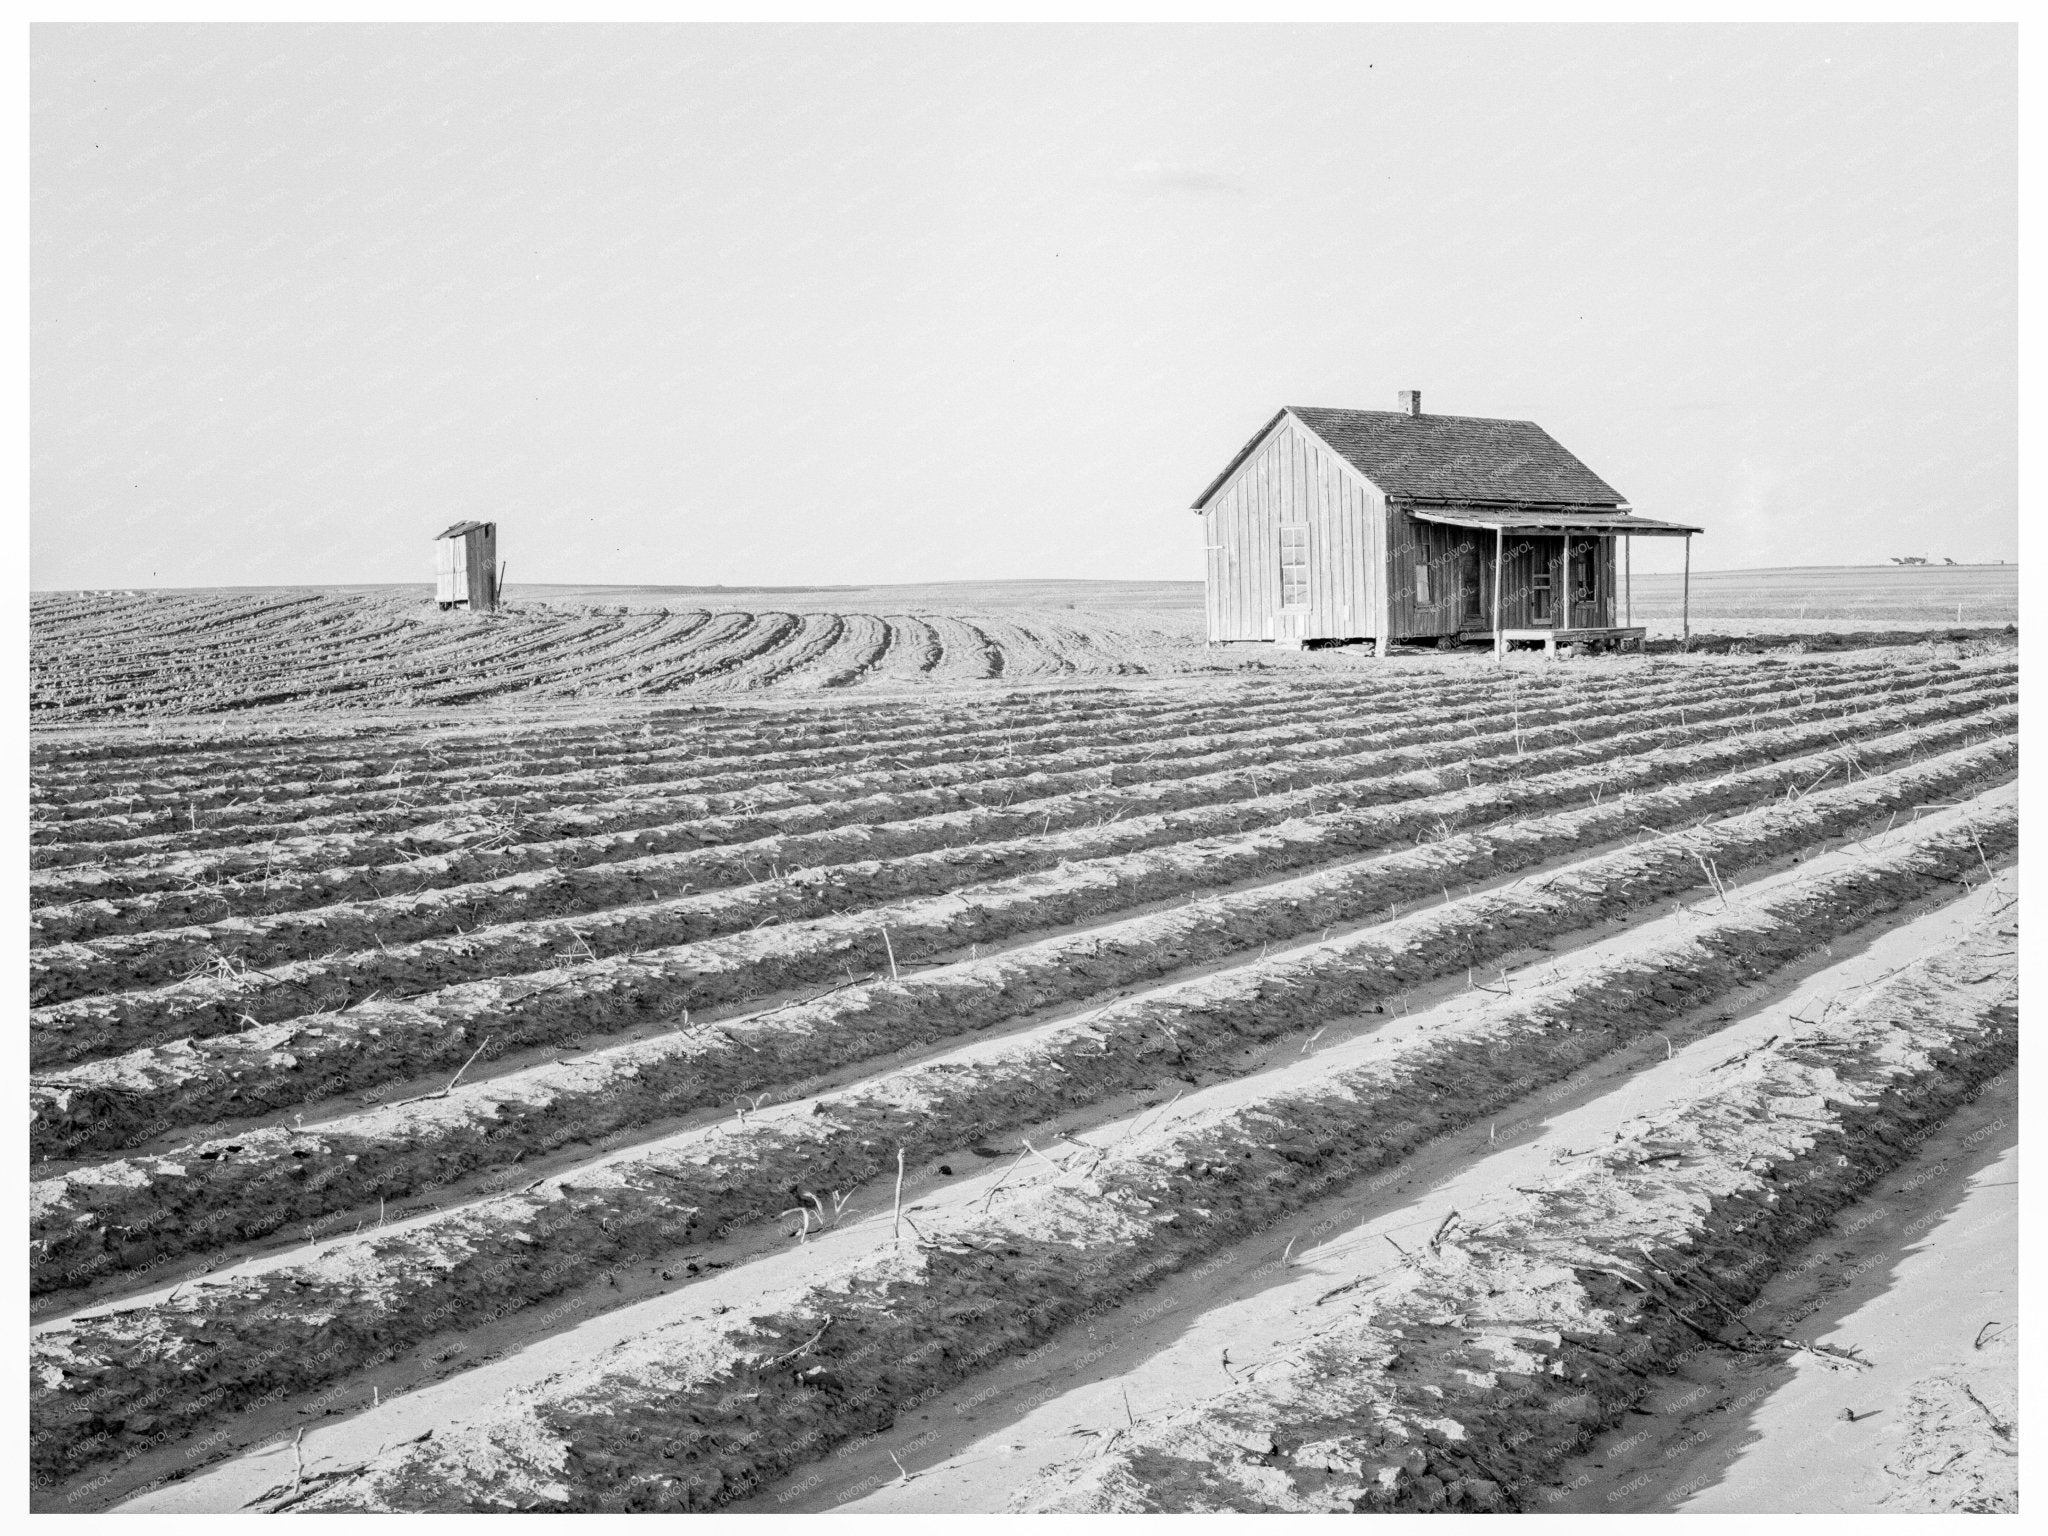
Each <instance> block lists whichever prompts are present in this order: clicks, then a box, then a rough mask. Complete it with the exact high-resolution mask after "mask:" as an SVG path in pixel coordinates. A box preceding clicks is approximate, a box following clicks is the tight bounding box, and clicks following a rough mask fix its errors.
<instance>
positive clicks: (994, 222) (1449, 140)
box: [31, 26, 2017, 588]
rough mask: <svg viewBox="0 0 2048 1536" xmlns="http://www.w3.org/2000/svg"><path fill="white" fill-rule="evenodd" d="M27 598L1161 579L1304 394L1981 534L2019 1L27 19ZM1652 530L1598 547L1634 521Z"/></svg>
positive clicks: (1306, 399)
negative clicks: (61, 592)
mask: <svg viewBox="0 0 2048 1536" xmlns="http://www.w3.org/2000/svg"><path fill="white" fill-rule="evenodd" d="M32 57H33V72H34V81H33V129H32V131H33V143H32V163H33V172H32V175H33V187H32V195H33V220H34V223H33V231H32V262H33V266H32V283H33V298H32V312H31V319H32V335H33V344H34V354H33V365H32V381H33V397H32V398H33V432H32V465H33V476H34V479H33V525H32V528H33V531H32V542H33V558H34V568H33V573H32V580H33V585H35V586H36V587H39V588H53V587H76V586H108V585H164V586H182V585H198V584H212V583H223V584H228V583H232V584H242V583H273V582H275V583H285V582H307V583H320V582H359V581H386V580H398V581H407V580H425V579H429V578H430V577H431V574H432V548H431V543H430V541H431V539H432V536H433V535H434V534H435V533H436V532H438V531H439V529H440V528H441V526H442V525H444V524H446V523H448V522H451V521H453V520H455V519H457V518H462V517H483V518H495V519H497V520H498V521H499V522H500V524H501V528H500V536H499V537H500V543H499V548H500V551H501V553H502V554H503V555H504V557H505V558H506V560H507V561H508V562H509V567H510V569H509V576H510V579H511V580H512V582H513V583H515V584H517V583H520V582H524V581H579V582H675V583H726V584H756V583H768V584H794V583H804V582H839V581H846V582H855V581H859V582H868V581H912V580H940V579H952V578H987V577H1003V576H1091V577H1186V578H1199V576H1200V575H1201V571H1202V562H1201V556H1200V543H1201V540H1200V536H1199V533H1198V530H1197V527H1196V522H1195V519H1194V518H1193V516H1192V515H1191V514H1189V513H1188V512H1187V510H1186V508H1187V505H1188V503H1189V502H1190V501H1191V500H1192V499H1193V498H1194V496H1195V494H1196V493H1197V492H1199V491H1200V490H1201V489H1202V487H1203V486H1204V485H1205V484H1206V483H1207V482H1208V480H1209V479H1210V477H1211V476H1212V475H1213V474H1214V473H1215V472H1216V471H1217V470H1218V469H1219V468H1221V467H1222V465H1223V464H1224V463H1225V462H1227V461H1228V459H1229V458H1230V456H1231V455H1232V454H1233V453H1235V451H1236V450H1237V449H1238V447H1239V446H1240V445H1241V444H1242V443H1243V441H1244V440H1245V438H1247V437H1248V436H1249V435H1250V434H1251V433H1252V432H1253V431H1254V430H1255V429H1256V428H1257V427H1258V426H1259V425H1260V424H1261V423H1262V422H1263V421H1264V420H1265V419H1266V417H1267V416H1269V415H1270V414H1271V413H1272V412H1273V411H1274V410H1275V409H1277V408H1278V407H1279V406H1281V405H1285V404H1297V405H1337V406H1361V407H1368V408H1378V409H1390V408H1391V407H1392V405H1393V400H1394V392H1395V391H1396V390H1397V389H1402V388H1408V387H1414V388H1419V389H1421V390H1422V391H1423V402H1424V408H1425V409H1427V410H1432V411H1443V412H1447V413H1453V414H1462V415H1475V416H1514V417H1530V418H1533V419H1535V420H1537V421H1540V422H1542V423H1543V424H1544V426H1546V427H1547V428H1548V429H1549V430H1550V431H1551V432H1552V433H1553V434H1554V435H1555V436H1557V437H1558V438H1559V439H1561V440H1562V441H1563V442H1564V443H1565V444H1566V446H1568V447H1569V448H1571V449H1572V450H1573V451H1574V452H1575V453H1577V454H1578V455H1579V456H1580V457H1581V458H1583V459H1585V460H1586V461H1587V462H1588V463H1589V464H1591V465H1592V466H1593V467H1594V468H1595V469H1596V470H1597V471H1598V472H1599V473H1600V474H1601V475H1602V476H1603V477H1605V478H1606V479H1607V480H1608V481H1609V482H1610V483H1612V484H1613V485H1615V486H1616V487H1617V488H1619V489H1620V490H1621V491H1622V493H1623V494H1624V495H1627V496H1628V497H1630V498H1631V500H1632V501H1633V502H1634V503H1635V505H1636V507H1637V509H1638V510H1639V511H1642V512H1644V513H1647V514H1649V515H1651V516H1661V517H1672V518H1679V519H1685V520H1690V521H1695V522H1698V523H1701V524H1704V525H1705V526H1706V527H1707V529H1708V535H1707V537H1706V539H1705V540H1704V541H1701V542H1699V543H1698V544H1697V546H1696V556H1697V561H1696V563H1697V564H1698V565H1700V566H1702V567H1733V566H1761V565H1782V564H1811V563H1827V562H1832V561H1837V560H1841V559H1852V560H1860V561H1869V560H1875V559H1880V558H1882V557H1883V556H1886V555H1891V554H1928V555H1934V556H1940V555H1949V556H1952V557H1954V558H1956V559H1958V560H1988V559H1995V558H2000V557H2003V558H2007V559H2011V558H2014V557H2015V556H2016V553H2017V545H2016V537H2017V529H2016V516H2017V511H2016V508H2017V492H2016V474H2017V469H2016V437H2017V407H2016V387H2017V384H2016V364H2017V351H2016V343H2015V337H2014V325H2015V314H2016V308H2015V306H2016V296H2015V288H2016V256H2015V239H2016V223H2015V211H2014V202H2015V195H2016V174H2017V172H2016V115H2015V114H2016V89H2017V87H2016V64H2015V42H2014V32H2013V30H2012V29H2011V28H2007V27H1949V28H1940V27H1885V28H1850V29H1843V28H1829V27H1818V28H1817V27H1731V28H1711V29H1702V28H1635V29H1621V28H1568V27H1544V28H1532V29H1513V28H1480V27H1455V28H1449V27H1446V28H1435V27H1418V28H1381V27H1363V28H1351V29H1335V28H1307V27H1276V28H1203V27H1184V28H1158V27H1148V28H1096V29H1088V28H1068V27H1061V28H1035V29H1026V28H943V29H938V28H916V27H886V28H885V27H871V28H773V29H770V28H675V29H650V28H602V29H596V28H544V29H537V28H519V27H472V28H403V27H346V28H342V27H280V26H273V27H226V26H213V27H175V28H173V27H115V26H97V27H52V26H44V27H39V28H37V29H36V30H35V32H34V34H33V42H32ZM1675 555H1676V550H1675V547H1666V548H1664V549H1660V548H1659V546H1658V544H1657V542H1656V541H1645V543H1644V544H1643V545H1642V546H1641V548H1640V549H1639V551H1638V568H1639V569H1647V568H1655V567H1657V566H1660V565H1663V564H1665V563H1666V562H1667V561H1668V560H1669V559H1671V558H1675Z"/></svg>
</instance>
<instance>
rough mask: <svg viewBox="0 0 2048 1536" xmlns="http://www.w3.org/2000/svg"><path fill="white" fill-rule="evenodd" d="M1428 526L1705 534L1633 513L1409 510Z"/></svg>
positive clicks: (1659, 535) (1662, 535)
mask: <svg viewBox="0 0 2048 1536" xmlns="http://www.w3.org/2000/svg"><path fill="white" fill-rule="evenodd" d="M1408 510H1409V511H1410V512H1412V513H1413V514H1414V515H1415V516H1416V517H1418V518H1420V519H1421V520H1422V521H1423V522H1425V523H1448V524H1449V525H1450V526H1452V527H1454V528H1493V529H1500V530H1503V531H1507V532H1522V533H1612V534H1620V535H1622V536H1623V537H1646V538H1683V537H1684V536H1685V535H1687V534H1689V533H1704V532H1706V530H1705V529H1704V528H1695V527H1693V526H1691V525H1690V524H1688V523H1666V522H1660V521H1658V520H1657V519H1656V518H1654V517H1639V516H1637V515H1636V514H1635V513H1633V512H1612V511H1599V510H1587V511H1583V512H1578V511H1566V510H1563V509H1553V508H1547V507H1542V508H1539V507H1498V508H1483V507H1410V508H1409V509H1408Z"/></svg>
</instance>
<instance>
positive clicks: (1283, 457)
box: [1194, 390, 1701, 655]
mask: <svg viewBox="0 0 2048 1536" xmlns="http://www.w3.org/2000/svg"><path fill="white" fill-rule="evenodd" d="M1194 509H1195V511H1197V512H1199V513H1200V514H1201V515H1202V530H1203V540H1202V542H1203V544H1204V546H1205V547H1206V549H1207V552H1208V619H1209V638H1210V640H1212V641H1222V640H1270V641H1274V642H1276V643H1278V644H1281V645H1291V646H1301V645H1305V644H1307V643H1309V642H1311V641H1347V640H1372V641H1375V642H1376V643H1377V648H1378V650H1379V653H1380V654H1381V655H1385V654H1386V652H1387V648H1388V646H1389V645H1390V644H1391V643H1392V642H1394V641H1397V640H1399V641H1411V642H1412V641H1434V642H1436V643H1437V644H1439V645H1455V644H1458V643H1460V642H1461V641H1465V640H1483V641H1491V642H1492V644H1493V646H1494V649H1495V650H1496V652H1501V653H1505V651H1506V650H1507V648H1508V647H1509V646H1510V645H1512V644H1514V643H1516V642H1518V641H1536V642H1540V643H1541V644H1543V646H1544V647H1545V648H1546V649H1547V650H1550V651H1552V652H1554V651H1555V650H1556V648H1557V647H1558V646H1559V645H1561V644H1580V645H1586V646H1616V647H1618V646H1621V645H1625V644H1628V643H1630V642H1633V643H1635V644H1637V645H1640V644H1641V642H1642V638H1643V630H1642V628H1640V627H1638V626H1636V625H1635V624H1634V623H1633V622H1632V621H1633V605H1632V603H1631V601H1630V598H1631V595H1632V594H1631V593H1630V590H1629V588H1630V583H1629V579H1628V572H1629V563H1628V558H1627V549H1628V542H1629V540H1631V539H1634V538H1641V537H1645V536H1653V535H1654V536H1663V537H1681V538H1684V539H1685V540H1686V586H1687V608H1688V616H1689V610H1690V588H1691V571H1692V558H1691V555H1692V542H1691V536H1692V535H1693V534H1695V533H1698V532H1700V531H1701V530H1699V529H1698V528H1694V527H1689V526H1687V525H1685V524H1682V523H1666V522H1658V521H1655V520H1654V519H1651V518H1647V517H1639V516H1637V515H1636V514H1635V513H1634V512H1633V511H1631V510H1630V507H1629V504H1628V502H1627V501H1625V500H1624V499H1623V498H1622V496H1621V493H1620V492H1618V491H1616V490H1615V489H1614V487H1612V486H1611V485H1609V484H1607V482H1606V481H1604V480H1602V479H1601V478H1600V477H1599V476H1598V475H1596V474H1594V473H1593V471H1592V470H1590V469H1588V468H1587V467H1586V466H1585V465H1584V464H1582V463H1580V462H1579V460H1578V459H1576V458H1575V457H1573V456H1572V455H1571V454H1570V453H1568V452H1567V451H1566V450H1565V448H1564V446H1563V445H1562V444H1561V443H1559V442H1558V441H1557V440H1556V439H1555V438H1553V437H1552V436H1551V435H1550V434H1549V433H1548V432H1545V431H1544V430H1543V429H1542V428H1541V427H1539V426H1537V425H1536V423H1535V422H1533V421H1496V420H1493V419H1491V418H1488V417H1478V416H1425V415H1423V414H1422V395H1421V393H1420V392H1419V391H1416V390H1403V391H1401V395H1400V409H1399V410H1394V411H1344V410H1325V409H1320V408H1317V407H1313V406H1289V407H1286V408H1285V409H1283V410H1282V411H1281V412H1280V413H1279V414H1278V415H1276V416H1275V417H1274V418H1273V419H1272V420H1271V421H1269V422H1267V423H1266V424H1265V426H1263V427H1261V428H1260V429H1259V431H1258V434H1257V435H1256V436H1254V437H1253V438H1252V440H1251V441H1250V442H1248V443H1246V444H1245V445H1244V448H1243V450H1242V451H1241V452H1239V454H1238V455H1237V457H1236V458H1234V459H1232V460H1231V461H1230V463H1229V464H1228V465H1226V466H1225V467H1224V470H1223V473H1222V474H1220V475H1218V476H1217V477H1216V478H1215V480H1214V481H1212V482H1211V483H1210V485H1209V488H1208V489H1207V490H1205V491H1203V492H1202V494H1201V495H1200V496H1199V497H1197V498H1196V499H1195V506H1194ZM1617 543H1619V544H1620V545H1621V546H1622V549H1621V559H1620V562H1619V570H1617V559H1616V548H1615V546H1616V544H1617Z"/></svg>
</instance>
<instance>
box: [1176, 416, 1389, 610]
mask: <svg viewBox="0 0 2048 1536" xmlns="http://www.w3.org/2000/svg"><path fill="white" fill-rule="evenodd" d="M1380 508H1381V498H1380V497H1379V496H1378V494H1377V492H1375V491H1373V490H1372V488H1371V487H1370V486H1368V485H1367V484H1366V483H1365V482H1364V481H1363V480H1361V479H1360V477H1359V476H1358V473H1357V471H1355V470H1353V469H1352V468H1351V467H1350V466H1349V465H1348V464H1345V463H1344V462H1343V461H1342V460H1341V459H1339V458H1338V457H1337V455H1336V454H1334V453H1333V452H1331V450H1330V449H1329V448H1327V447H1325V446H1324V445H1323V443H1322V441H1321V440H1320V439H1318V438H1317V437H1315V435H1314V434H1312V433H1310V432H1307V431H1305V430H1304V429H1303V428H1302V427H1300V426H1299V425H1298V424H1297V423H1295V422H1293V421H1283V422H1281V423H1280V424H1279V425H1278V426H1276V427H1275V428H1274V429H1273V431H1272V432H1271V433H1269V434H1268V435H1267V437H1266V440H1265V441H1264V442H1263V443H1261V444H1260V445H1259V447H1258V448H1257V449H1256V450H1255V451H1254V452H1253V453H1252V454H1251V456H1250V457H1249V458H1247V459H1246V460H1245V462H1244V463H1243V464H1241V465H1239V466H1238V469H1237V473H1236V474H1234V475H1233V476H1231V478H1230V480H1229V481H1228V482H1226V483H1225V484H1224V485H1223V486H1222V488H1221V489H1219V490H1218V491H1217V492H1216V494H1215V495H1214V496H1213V497H1211V498H1210V500H1209V504H1208V506H1207V507H1206V508H1205V509H1204V511H1203V542H1204V544H1206V545H1209V546H1213V547H1211V548H1209V549H1208V550H1207V557H1208V561H1209V564H1208V592H1207V595H1206V604H1205V607H1206V612H1207V616H1208V625H1209V638H1210V639H1211V640H1271V639H1273V638H1275V635H1276V632H1277V622H1276V621H1277V619H1278V616H1279V613H1280V525H1281V524H1282V523H1306V524H1307V525H1308V528H1309V608H1308V613H1307V615H1306V620H1307V624H1306V628H1305V629H1304V630H1302V631H1301V633H1303V634H1304V635H1305V636H1306V637H1307V638H1309V639H1316V640H1359V639H1369V638H1372V637H1373V636H1374V635H1376V634H1377V633H1378V631H1377V629H1376V628H1375V622H1376V620H1377V618H1378V614H1379V605H1378V602H1377V597H1378V586H1377V584H1378V578H1379V570H1380V567H1381V565H1382V563H1383V562H1382V561H1381V560H1380V559H1379V558H1378V554H1377V551H1378V548H1379V544H1380V540H1381V538H1382V533H1381V530H1380V527H1379V518H1380Z"/></svg>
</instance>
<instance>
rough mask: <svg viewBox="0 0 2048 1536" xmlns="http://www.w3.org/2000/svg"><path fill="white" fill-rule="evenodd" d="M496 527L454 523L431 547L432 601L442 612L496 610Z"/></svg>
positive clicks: (494, 524)
mask: <svg viewBox="0 0 2048 1536" xmlns="http://www.w3.org/2000/svg"><path fill="white" fill-rule="evenodd" d="M498 582H499V574H498V525H497V524H496V523H473V522H461V523H457V524H456V525H455V526H454V527H453V528H450V529H448V530H447V531H446V532H444V533H443V534H442V535H441V537H440V538H439V539H437V540H436V541H435V543H434V601H436V602H437V603H439V604H440V605H441V607H442V610H443V611H444V612H445V611H446V610H448V609H450V608H453V607H455V606H456V605H457V604H463V605H466V606H467V607H468V608H469V610H470V612H472V613H490V612H492V611H493V610H495V609H496V608H497V606H498Z"/></svg>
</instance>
